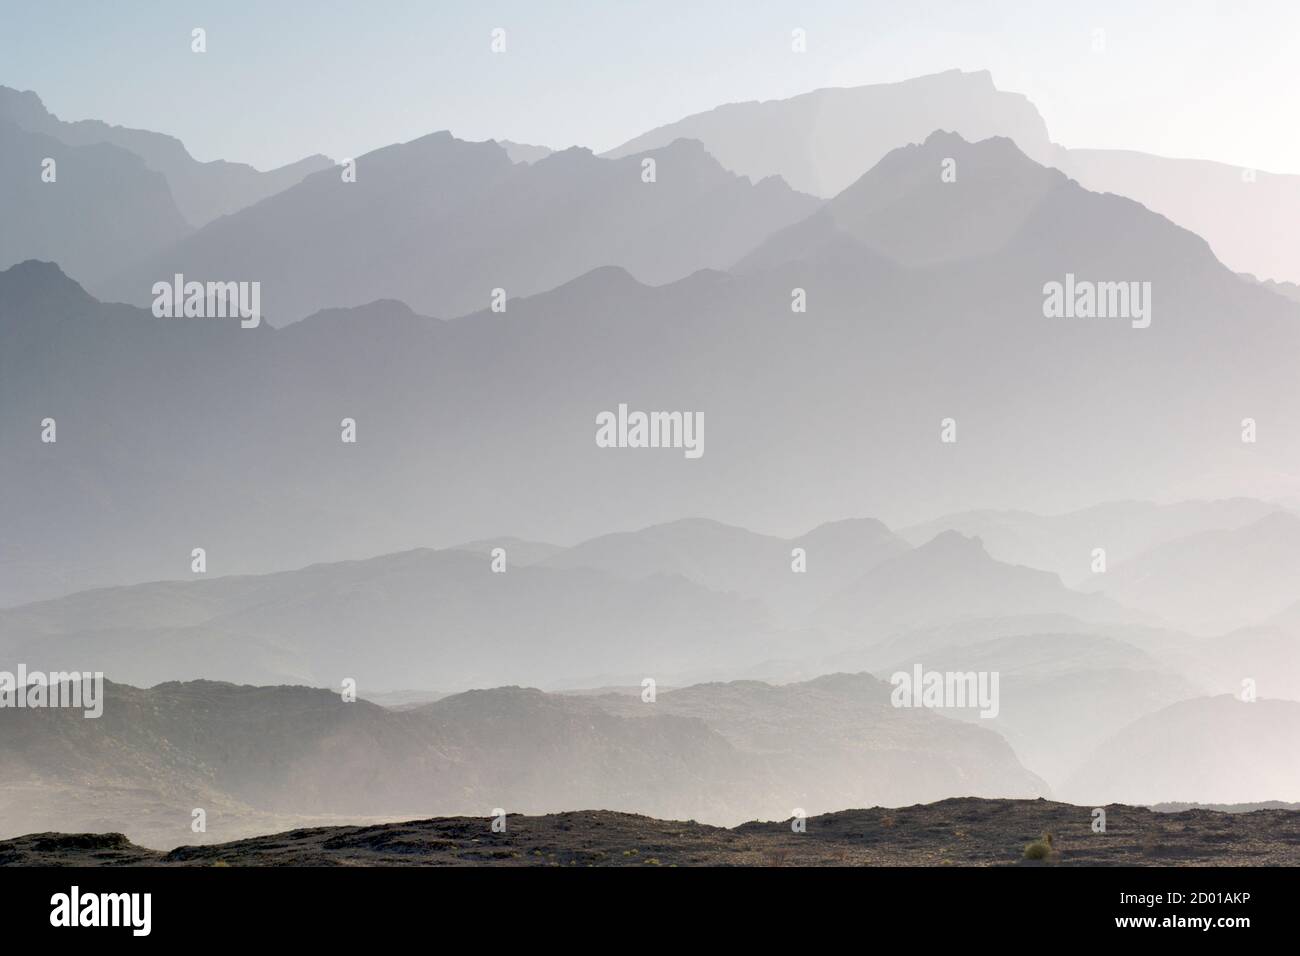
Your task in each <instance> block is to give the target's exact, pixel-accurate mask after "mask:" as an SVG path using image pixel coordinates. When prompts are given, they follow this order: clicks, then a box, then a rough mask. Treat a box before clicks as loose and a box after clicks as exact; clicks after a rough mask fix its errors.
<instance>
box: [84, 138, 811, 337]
mask: <svg viewBox="0 0 1300 956" xmlns="http://www.w3.org/2000/svg"><path fill="white" fill-rule="evenodd" d="M650 158H652V159H653V160H654V161H655V163H656V164H657V165H656V172H655V177H656V178H655V181H654V182H644V181H643V180H642V166H641V161H640V160H639V159H625V160H618V161H614V160H607V159H599V158H597V157H595V156H593V155H592V154H591V152H590V151H589V150H585V149H579V148H576V147H575V148H573V149H567V150H564V151H562V152H558V153H552V154H550V155H547V156H545V157H544V158H541V159H538V160H537V161H535V162H532V163H515V162H512V161H511V158H510V156H509V154H508V151H507V149H505V148H503V147H502V146H501V145H500V144H497V143H494V142H483V143H468V142H464V141H462V140H458V139H455V138H454V137H452V136H451V135H450V134H449V133H445V132H444V133H434V134H431V135H429V136H425V137H422V138H420V139H417V140H413V141H411V142H409V143H403V144H400V145H396V146H388V147H385V148H383V149H380V150H377V151H375V152H373V153H368V154H366V155H364V156H361V157H359V158H358V159H357V160H356V164H357V172H356V181H355V182H350V183H345V182H343V181H342V179H341V176H340V174H339V173H338V172H337V171H327V172H322V173H317V174H316V175H313V176H310V177H308V178H307V179H306V180H304V181H303V182H302V183H300V184H299V185H297V186H295V187H293V188H292V189H288V190H286V191H284V192H283V193H280V194H278V195H276V196H273V197H271V198H270V199H267V200H266V201H264V202H262V203H259V204H257V205H255V206H253V207H251V208H248V209H245V210H243V211H241V212H238V213H235V214H234V215H231V216H228V217H226V218H224V219H222V220H220V221H218V222H214V223H212V224H211V225H209V226H208V227H206V228H204V229H202V230H200V231H199V232H198V233H196V234H195V235H193V236H190V237H188V238H186V239H185V240H183V241H182V242H180V243H178V244H177V245H176V246H175V247H173V248H171V249H169V250H167V251H165V252H164V253H162V254H161V255H158V256H155V257H153V258H151V259H149V260H147V261H146V262H145V263H144V264H143V265H141V266H139V267H137V268H133V269H130V270H128V271H127V272H126V273H124V274H123V275H122V276H120V277H119V278H118V279H117V280H115V281H114V282H111V283H109V284H107V286H106V287H105V288H106V292H107V293H108V294H109V295H111V296H113V297H116V298H120V299H122V300H125V301H130V302H134V303H136V304H140V305H143V304H146V303H147V302H149V301H150V298H151V295H150V288H151V286H152V284H153V282H155V281H157V280H158V278H159V277H167V276H171V275H172V274H174V273H176V272H182V273H186V274H189V275H193V276H201V277H211V276H222V277H245V278H247V279H250V280H252V279H260V280H261V281H262V282H263V292H262V303H263V309H264V310H265V312H266V314H267V315H268V316H269V317H270V318H271V320H272V321H273V322H274V323H276V324H280V325H282V324H285V323H287V322H291V321H294V320H296V319H301V318H303V317H304V316H306V315H309V314H311V313H313V312H316V311H318V310H320V309H324V308H329V307H335V306H355V305H362V304H364V303H367V302H370V301H372V300H374V299H377V298H397V299H401V300H402V301H404V302H406V303H407V304H409V305H410V306H412V307H413V308H414V309H415V310H416V311H419V312H424V313H428V314H433V315H439V316H444V317H445V316H455V315H461V314H464V313H467V312H475V311H478V310H480V309H486V308H487V307H488V306H489V304H490V303H491V301H492V296H493V290H494V289H498V288H500V289H504V290H505V292H506V295H507V296H516V297H517V296H525V295H531V294H533V293H536V292H541V291H543V290H546V289H550V288H553V287H555V286H558V285H561V284H563V283H564V282H567V281H569V280H571V279H573V278H575V277H577V276H580V275H582V274H583V273H586V272H588V271H590V270H591V269H594V268H597V267H603V266H621V267H623V268H625V269H627V270H628V271H630V272H631V273H632V274H634V275H635V276H636V277H637V278H638V279H640V280H641V281H643V282H648V283H662V282H668V281H672V280H675V279H680V278H682V277H684V276H687V275H689V274H691V273H693V272H695V271H697V270H698V269H701V268H706V267H712V268H722V267H724V266H727V265H729V264H730V263H731V262H733V261H734V260H735V259H737V258H739V257H740V256H741V255H743V254H744V253H745V252H747V251H749V249H750V248H752V247H753V246H754V245H755V244H756V243H757V242H758V241H759V240H760V239H761V238H762V237H763V236H765V235H767V234H769V233H770V232H772V231H774V230H776V229H779V228H781V227H782V226H786V225H788V224H790V223H792V222H794V221H796V220H798V219H801V218H803V217H804V216H805V215H807V214H808V213H809V212H810V211H812V210H813V209H815V208H816V207H817V206H818V205H819V201H818V200H816V199H814V198H812V197H810V196H805V195H802V194H800V193H796V192H794V191H793V190H791V189H790V188H789V187H788V186H786V185H785V184H784V183H782V182H780V181H779V180H777V179H768V180H765V181H763V182H760V183H757V184H751V183H749V182H748V181H747V180H745V179H743V178H741V177H738V176H736V175H735V174H734V173H729V172H727V171H726V170H724V169H723V168H722V167H720V166H719V165H718V164H717V162H716V161H715V160H714V159H713V158H712V157H710V156H709V155H708V154H707V153H705V152H704V150H703V149H702V148H701V147H700V145H699V144H698V143H693V142H690V141H686V140H680V141H677V142H674V143H671V144H668V145H666V146H664V147H663V148H662V149H659V150H657V151H655V153H654V155H653V156H652V157H650ZM506 308H507V309H508V308H509V300H508V299H507V302H506Z"/></svg>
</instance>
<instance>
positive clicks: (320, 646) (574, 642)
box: [0, 550, 799, 692]
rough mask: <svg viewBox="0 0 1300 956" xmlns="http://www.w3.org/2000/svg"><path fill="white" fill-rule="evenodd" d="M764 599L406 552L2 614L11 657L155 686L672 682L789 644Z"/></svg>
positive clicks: (781, 650)
mask: <svg viewBox="0 0 1300 956" xmlns="http://www.w3.org/2000/svg"><path fill="white" fill-rule="evenodd" d="M798 647H799V642H798V640H797V639H796V638H795V637H794V636H792V635H784V634H781V633H779V632H777V631H776V630H775V629H774V628H773V627H771V626H770V625H769V624H768V623H767V620H766V616H765V615H764V614H763V613H762V612H761V609H760V608H759V606H758V605H757V603H756V602H752V601H748V602H747V601H745V600H744V599H742V598H740V597H739V596H736V595H729V594H719V593H715V592H711V591H708V590H706V589H704V588H701V587H700V586H698V585H695V584H692V583H690V582H688V581H686V580H685V579H683V578H681V577H678V576H668V575H657V576H654V577H650V578H646V579H644V580H638V581H624V580H620V579H617V578H613V577H611V576H609V575H607V574H604V573H601V572H599V571H593V570H589V569H586V568H573V569H564V568H549V567H542V566H538V565H515V566H513V567H511V566H509V565H507V571H506V572H505V573H504V574H498V573H493V572H492V570H491V565H490V561H489V559H488V557H487V556H486V555H479V554H475V553H472V552H469V551H459V550H449V551H428V550H421V551H411V552H404V553H401V554H393V555H385V556H383V557H380V558H372V559H369V560H366V561H350V562H343V563H339V564H323V565H314V566H312V567H308V568H304V569H302V570H299V571H290V572H283V573H280V574H274V575H267V576H236V577H225V578H216V579H213V580H198V581H192V582H165V583H153V584H142V585H135V586H131V587H124V588H111V589H99V590H93V591H87V592H82V593H79V594H76V595H73V596H70V597H68V598H64V599H60V600H55V601H51V602H45V603H39V604H33V605H26V606H23V607H18V608H14V609H9V610H0V648H2V649H3V654H4V659H7V660H21V661H25V662H27V664H28V666H29V667H30V668H32V669H38V668H45V669H48V670H66V669H67V668H68V667H72V666H73V665H72V664H71V663H69V664H67V665H66V666H65V664H64V663H62V662H67V661H74V660H76V661H84V666H81V665H78V666H79V667H80V669H83V670H98V671H103V672H104V673H106V674H107V675H108V677H109V678H110V679H112V680H117V681H122V682H127V683H134V684H143V685H148V684H154V683H158V682H161V681H168V680H193V679H196V678H199V677H211V678H216V679H221V680H232V681H236V682H241V683H284V682H296V683H307V684H313V685H318V686H322V685H323V686H338V685H339V683H340V682H341V681H342V680H343V679H344V678H349V677H350V678H352V679H354V680H356V681H357V682H358V684H359V686H360V687H361V688H362V689H363V692H364V691H367V690H370V689H374V690H377V691H393V690H402V689H405V688H412V687H418V688H425V689H435V690H437V689H440V690H463V689H465V688H468V687H483V686H496V685H500V684H511V683H521V682H527V683H532V684H538V685H543V686H555V685H557V684H559V685H562V686H592V685H600V684H609V683H615V682H622V683H632V684H639V683H640V681H641V680H642V678H644V677H654V678H657V679H659V680H661V681H664V682H667V681H668V680H669V679H670V678H676V677H678V676H679V675H681V674H683V673H688V672H690V671H692V670H695V671H700V670H705V669H707V668H710V667H711V668H713V669H715V670H716V669H719V668H723V667H725V666H730V665H734V664H735V663H737V662H740V661H745V660H749V661H753V662H757V661H760V660H763V659H764V658H765V657H769V656H777V655H790V654H793V653H795V652H796V650H797V649H798Z"/></svg>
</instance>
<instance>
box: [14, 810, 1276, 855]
mask: <svg viewBox="0 0 1300 956" xmlns="http://www.w3.org/2000/svg"><path fill="white" fill-rule="evenodd" d="M1105 810H1106V832H1105V833H1094V832H1093V831H1092V819H1093V817H1092V813H1093V811H1092V809H1091V808H1088V807H1077V806H1072V805H1070V804H1065V803H1054V802H1051V801H1047V800H1041V799H1040V800H982V799H975V798H962V799H952V800H942V801H939V802H937V803H931V804H924V805H917V806H912V807H903V808H899V809H888V808H880V807H877V808H874V809H870V810H845V811H842V812H839V813H830V814H825V815H822V816H816V817H809V818H808V819H807V820H806V821H805V822H806V832H803V833H795V832H793V831H792V828H791V824H790V822H789V821H785V822H772V823H746V824H743V825H741V826H738V827H735V828H732V829H726V828H722V827H712V826H706V825H703V824H699V823H695V822H678V821H668V820H656V819H653V818H650V817H643V816H637V815H634V814H626V813H611V812H607V811H575V812H570V813H556V814H548V815H546V816H535V817H530V816H522V815H512V816H510V817H509V818H508V821H507V829H506V832H504V833H493V832H492V830H491V821H490V820H488V819H487V818H474V817H447V818H435V819H430V820H415V821H411V822H407V823H392V824H384V825H379V826H361V827H322V828H315V829H304V830H292V831H289V832H286V833H279V834H274V835H271V836H262V837H257V838H255V839H249V840H239V841H236V842H232V843H222V844H213V845H209V846H182V847H178V848H176V849H174V850H172V851H171V852H162V851H157V850H149V849H146V848H144V847H140V846H137V845H135V844H133V843H131V842H130V841H129V840H127V839H126V837H124V836H122V835H121V834H113V833H107V834H56V833H41V834H32V835H28V836H23V837H19V838H17V839H13V840H6V841H3V842H0V865H8V866H59V865H68V866H222V865H228V866H421V865H434V866H456V865H460V866H472V865H483V864H487V865H495V866H808V865H823V866H888V865H895V866H897V865H903V866H946V865H956V866H1009V865H1036V866H1042V865H1049V866H1050V865H1074V866H1079V865H1083V866H1114V865H1125V866H1198V865H1209V864H1218V865H1230V866H1261V865H1263V866H1270V865H1271V866H1277V865H1290V866H1294V865H1297V864H1300V811H1296V810H1284V809H1266V810H1257V811H1254V812H1249V813H1224V812H1221V811H1217V810H1206V809H1195V810H1187V811H1183V812H1178V813H1160V812H1156V811H1153V810H1150V809H1147V808H1145V807H1131V806H1124V805H1119V804H1114V805H1111V806H1108V807H1106V808H1105ZM1045 834H1050V835H1051V838H1052V839H1051V850H1050V852H1049V854H1048V856H1047V858H1046V859H1045V860H1038V861H1030V860H1027V859H1025V848H1026V845H1027V844H1030V843H1033V842H1042V839H1043V836H1044V835H1045Z"/></svg>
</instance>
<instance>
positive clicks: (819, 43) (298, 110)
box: [0, 0, 1300, 173]
mask: <svg viewBox="0 0 1300 956" xmlns="http://www.w3.org/2000/svg"><path fill="white" fill-rule="evenodd" d="M0 11H3V12H0V84H3V85H6V86H12V87H17V88H19V89H32V90H35V91H36V92H37V93H38V94H40V96H41V98H42V99H43V100H44V101H45V104H46V106H47V108H49V109H50V110H52V111H53V112H55V113H56V114H58V115H59V116H60V117H61V118H62V119H72V120H75V119H85V118H97V119H103V120H106V121H108V122H112V123H119V124H123V125H128V126H137V127H142V128H145V129H153V130H158V131H160V132H166V133H171V134H173V135H175V136H178V137H180V138H181V139H182V140H183V141H184V142H185V144H186V146H187V147H188V148H189V150H190V152H191V153H193V154H194V155H195V156H196V157H197V158H199V159H203V160H208V159H217V158H222V159H231V160H238V161H243V162H249V163H252V164H253V165H255V166H258V167H260V168H267V167H271V166H276V165H280V164H282V163H286V162H291V161H293V160H295V159H298V158H300V157H302V156H304V155H306V154H309V153H314V152H321V153H326V154H328V155H330V156H332V157H334V158H336V159H338V158H342V157H346V156H357V155H360V154H362V153H364V152H366V151H368V150H371V149H375V148H377V147H380V146H384V145H387V144H389V143H393V142H399V141H404V140H409V139H412V138H415V137H417V136H421V135H423V134H425V133H428V132H432V131H434V130H439V129H450V130H451V131H452V132H453V133H454V134H456V135H457V136H460V137H463V138H465V139H489V138H492V139H512V140H516V141H519V142H526V143H541V144H544V145H548V146H553V147H564V146H569V145H572V144H574V143H578V144H581V145H585V146H590V147H592V148H593V149H596V150H597V151H600V150H604V149H608V148H610V147H612V146H616V145H618V144H619V143H621V142H623V141H625V140H627V139H630V138H631V137H633V136H635V135H636V134H638V133H641V132H644V131H645V130H647V129H650V128H653V127H655V126H659V125H662V124H664V123H668V122H672V121H673V120H676V119H679V118H681V117H682V116H685V115H687V114H690V113H694V112H699V111H701V110H705V109H709V108H711V107H713V106H716V105H719V104H721V103H726V102H734V101H739V100H752V99H772V98H778V97H785V96H791V95H794V94H797V93H802V92H806V91H808V90H811V89H816V88H818V87H823V86H851V85H858V84H864V83H878V82H891V81H896V80H902V79H906V78H908V77H912V76H919V75H922V74H926V73H935V72H939V71H942V70H946V69H952V68H961V69H967V70H978V69H987V70H989V71H991V72H992V74H993V78H994V81H995V83H996V84H997V85H998V87H999V88H1001V89H1006V90H1012V91H1016V92H1020V93H1024V94H1025V95H1027V96H1028V97H1029V98H1030V100H1031V101H1033V103H1034V104H1035V105H1036V106H1037V107H1038V109H1039V111H1040V112H1041V113H1042V114H1043V116H1044V118H1045V119H1046V121H1047V126H1048V130H1049V132H1050V133H1051V136H1052V138H1053V139H1054V140H1055V141H1056V142H1058V143H1061V144H1063V145H1066V146H1073V147H1099V148H1102V147H1104V148H1123V149H1137V150H1142V151H1144V152H1151V153H1158V154H1161V155H1167V156H1177V157H1195V158H1202V159H1217V160H1220V161H1223V162H1228V163H1232V164H1234V165H1238V166H1244V167H1251V168H1257V169H1262V170H1268V171H1273V172H1290V173H1300V123H1298V122H1297V119H1296V117H1297V115H1298V114H1300V109H1298V108H1297V100H1298V99H1300V96H1298V91H1300V2H1296V0H1260V2H1249V0H1247V2H1239V3H1226V2H1225V3H1216V2H1210V0H1181V2H1164V0H1159V2H1156V0H1152V2H1141V3H1139V2H1135V0H1124V2H1111V0H1101V2H1093V3H1089V4H1086V5H1085V4H1070V5H1068V6H1067V5H1066V4H1064V3H1055V2H1045V0H1036V2H1024V0H991V2H979V0H956V2H954V0H928V2H927V0H908V2H906V3H900V2H898V0H888V2H882V3H878V2H857V3H851V2H846V0H826V2H816V0H801V2H775V0H640V2H633V0H525V2H492V0H474V2H453V0H370V2H340V0H311V2H305V0H275V2H265V0H264V2H260V3H255V2H245V0H220V2H186V3H178V2H175V0H138V2H136V0H121V2H112V3H107V2H99V0H82V2H73V0H68V2H61V0H41V2H39V3H21V4H20V3H19V2H18V0H0ZM196 26H201V27H204V28H205V29H206V30H207V34H208V51H207V52H206V53H205V54H202V55H199V54H195V53H192V52H191V51H190V31H191V29H192V28H194V27H196ZM495 27H501V28H503V29H505V31H506V42H507V50H506V52H505V53H504V54H493V53H492V52H491V50H490V34H491V31H492V29H493V28H495ZM796 27H801V28H803V29H804V30H806V31H807V34H808V47H809V48H808V52H807V53H805V54H802V55H798V54H794V53H792V52H791V51H790V34H791V31H792V30H793V29H794V28H796ZM1096 30H1102V31H1104V50H1102V51H1098V50H1095V49H1094V36H1095V34H1094V31H1096Z"/></svg>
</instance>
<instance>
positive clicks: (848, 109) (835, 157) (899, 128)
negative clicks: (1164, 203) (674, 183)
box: [608, 70, 1050, 197]
mask: <svg viewBox="0 0 1300 956" xmlns="http://www.w3.org/2000/svg"><path fill="white" fill-rule="evenodd" d="M936 129H946V130H953V131H954V132H957V133H960V134H961V135H962V136H963V137H964V138H966V139H969V140H981V139H988V138H989V137H990V136H1006V137H1009V138H1011V139H1013V140H1015V142H1016V143H1017V145H1019V146H1020V148H1021V149H1022V150H1024V151H1025V152H1026V153H1028V154H1029V155H1031V156H1034V157H1035V158H1044V157H1045V156H1046V155H1047V153H1048V152H1049V150H1050V144H1049V142H1048V137H1047V127H1046V125H1045V124H1044V123H1043V119H1042V117H1041V116H1039V115H1038V111H1037V110H1036V109H1034V106H1033V104H1031V103H1030V102H1029V101H1028V100H1027V99H1025V97H1023V96H1021V95H1020V94H1018V93H1005V92H1002V91H1000V90H997V89H995V88H994V86H993V78H992V76H991V75H990V74H989V73H988V72H986V71H981V72H976V73H965V72H962V71H960V70H949V71H947V72H945V73H936V74H934V75H931V76H922V77H917V78H915V79H910V80H905V81H903V82H901V83H880V84H875V85H871V86H858V87H848V88H841V89H823V90H815V91H813V92H811V93H804V94H801V95H799V96H794V97H791V98H789V99H784V100H766V101H763V102H749V103H730V104H727V105H725V106H719V107H717V108H715V109H712V110H708V111H706V112H704V113H696V114H695V115H693V116H688V117H686V118H685V119H682V120H679V121H678V122H676V123H671V124H669V125H667V126H661V127H659V128H658V129H654V130H651V131H649V132H647V133H643V134H641V135H640V136H637V137H636V138H634V139H632V140H630V141H629V142H627V143H624V144H623V145H622V146H619V147H617V148H616V149H613V150H610V151H609V153H608V155H610V156H632V155H637V154H640V153H642V152H645V151H646V150H651V149H658V148H659V147H661V146H664V145H666V144H667V143H670V142H672V141H673V140H675V139H678V138H680V137H687V138H690V139H698V140H700V141H701V142H702V143H704V148H705V149H707V150H708V151H709V152H710V153H711V154H712V155H713V156H716V157H717V159H718V162H720V163H721V164H722V165H723V166H725V167H727V168H728V169H732V170H735V171H736V172H738V173H742V174H744V175H746V176H749V177H750V178H751V179H761V178H763V177H765V176H771V175H774V174H775V175H780V176H781V177H782V178H783V179H785V181H786V182H788V183H789V184H790V185H791V186H793V187H794V188H795V189H798V190H801V191H803V192H807V193H812V194H813V195H815V196H827V197H829V196H834V195H836V194H837V193H839V192H841V191H843V190H844V189H845V188H846V187H848V186H849V185H850V184H851V183H853V182H854V181H855V180H857V179H858V177H860V176H861V175H862V174H863V173H864V172H866V171H867V170H868V169H870V168H871V167H872V166H874V165H875V164H876V163H877V162H879V161H880V160H881V159H882V158H883V157H884V156H885V154H886V153H889V152H890V151H891V150H894V149H897V148H898V147H899V146H903V145H905V144H907V143H915V142H920V141H922V140H924V139H925V138H926V137H927V136H928V135H929V134H930V133H931V132H933V131H934V130H936Z"/></svg>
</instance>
